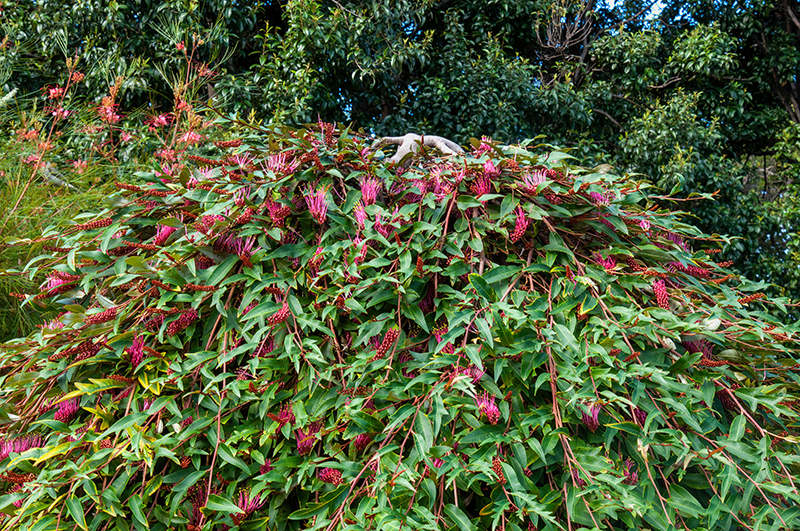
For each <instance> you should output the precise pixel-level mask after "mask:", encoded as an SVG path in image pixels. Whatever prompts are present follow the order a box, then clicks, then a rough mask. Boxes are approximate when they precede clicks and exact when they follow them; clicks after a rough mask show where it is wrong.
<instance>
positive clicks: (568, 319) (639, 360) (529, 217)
mask: <svg viewBox="0 0 800 531" xmlns="http://www.w3.org/2000/svg"><path fill="white" fill-rule="evenodd" d="M193 149H197V152H196V153H197V154H193V155H190V154H188V152H185V151H176V152H175V153H174V156H175V160H174V163H173V164H172V165H171V166H170V169H169V170H168V171H166V173H165V170H164V169H163V168H161V170H160V171H159V172H158V173H155V172H154V173H142V174H140V175H139V177H140V179H141V181H140V183H139V184H136V185H132V184H124V183H120V184H119V188H120V189H121V190H120V192H119V193H118V194H116V195H115V196H113V197H111V198H110V204H113V205H114V206H113V207H111V208H109V209H107V210H105V211H103V212H100V213H97V214H96V215H88V214H87V215H86V216H84V217H82V218H80V219H78V220H76V221H75V222H74V223H73V224H71V225H69V226H61V227H58V228H54V229H52V230H50V231H49V232H48V233H46V234H45V235H44V237H45V238H51V239H52V242H51V246H49V247H48V249H49V251H48V252H49V254H46V255H43V256H40V257H39V258H37V259H36V260H34V261H33V262H31V263H30V264H29V265H28V267H27V273H28V274H30V275H34V274H36V273H44V274H45V275H46V277H47V279H48V280H47V282H46V283H44V284H43V285H42V286H41V289H40V291H39V292H38V293H30V294H28V295H27V297H26V300H25V301H23V303H24V304H29V303H31V302H34V301H35V302H37V303H46V304H49V305H51V306H53V307H56V308H58V309H60V312H61V313H60V315H59V316H58V318H56V319H55V320H53V321H52V322H50V323H49V324H48V325H46V326H45V327H44V328H43V329H41V330H40V331H38V332H37V333H35V334H33V335H31V336H30V337H27V338H21V339H18V340H15V341H12V342H10V343H8V344H6V345H5V347H4V349H3V351H2V363H3V365H2V380H1V381H0V393H2V399H3V406H2V412H3V419H4V423H3V425H2V428H1V429H2V438H3V439H2V442H0V449H2V452H1V453H2V459H3V460H2V462H0V472H2V476H0V482H2V483H0V484H1V485H2V488H3V490H4V492H5V494H4V495H3V496H0V510H2V512H3V514H4V515H5V519H4V520H3V525H4V527H5V529H35V530H37V531H40V530H45V529H85V530H93V531H94V530H111V529H120V530H123V529H124V530H128V529H131V528H135V529H139V530H143V529H151V530H166V529H177V530H188V531H199V530H212V529H218V530H225V529H237V528H238V529H275V530H278V529H281V530H282V529H292V530H299V529H320V530H333V529H336V530H340V529H342V530H343V529H352V530H381V531H385V530H399V529H441V530H445V529H454V528H456V529H464V530H469V529H503V530H506V529H513V530H527V529H566V530H572V529H578V528H599V529H638V528H642V529H687V530H689V529H691V530H700V529H712V528H713V529H733V528H736V529H762V528H764V529H787V528H796V527H799V526H800V518H798V515H800V509H798V504H800V496H798V491H797V485H798V482H799V481H800V479H799V478H797V477H796V475H797V473H798V470H799V467H798V458H799V457H800V456H798V454H797V448H798V446H797V442H798V439H797V434H796V430H797V427H798V426H797V420H796V419H797V399H798V396H800V393H798V381H800V379H799V378H800V370H798V364H797V363H798V346H799V345H800V342H798V327H797V325H795V324H786V323H782V322H780V321H779V320H776V319H777V318H775V317H773V316H774V315H780V313H781V312H782V311H784V310H785V308H783V306H782V304H781V301H779V300H770V299H767V298H763V297H762V295H761V294H760V293H759V291H758V290H759V289H760V288H761V286H759V285H756V284H753V283H751V282H749V281H747V280H746V279H742V278H738V277H736V276H734V275H732V274H731V273H729V272H728V271H727V270H726V265H725V264H719V263H715V262H714V260H713V258H714V256H715V255H714V253H715V251H716V250H717V249H718V247H717V242H718V241H719V238H712V237H708V236H704V235H703V234H701V233H700V232H699V231H697V230H696V229H694V228H692V227H691V226H689V225H687V224H684V223H683V222H682V221H681V219H680V216H679V215H678V214H675V213H670V212H669V211H666V210H663V209H662V208H659V207H658V206H657V205H656V203H655V202H654V201H655V199H656V198H653V197H649V196H648V190H647V188H646V187H645V186H643V185H641V184H639V183H637V182H636V181H634V180H632V179H631V178H629V177H620V176H617V175H614V174H611V173H608V172H606V171H595V170H589V169H585V168H580V167H577V166H574V165H571V164H570V162H569V161H570V159H569V157H568V156H567V155H566V154H565V153H563V152H560V151H558V150H552V149H551V148H548V147H547V146H533V145H531V144H522V145H518V146H500V145H497V144H496V143H494V142H492V141H490V140H488V139H484V140H483V141H479V142H478V141H476V142H475V144H474V145H473V146H472V147H471V149H470V150H469V151H468V152H464V153H460V154H456V155H450V156H447V157H443V158H436V152H435V150H433V149H431V150H428V151H427V152H426V151H425V150H420V152H419V153H417V154H416V155H411V156H412V157H415V158H414V160H412V161H403V163H402V164H398V165H396V166H395V165H393V164H388V163H386V162H385V161H386V157H385V154H384V153H383V152H381V151H379V150H373V149H372V148H371V144H370V142H368V141H367V139H366V138H365V137H364V136H362V135H359V134H353V133H351V132H349V131H346V130H344V131H343V130H337V129H336V128H335V127H334V126H332V125H330V124H324V123H320V124H317V125H312V126H308V127H307V128H306V129H302V130H289V129H277V128H276V129H273V130H265V131H261V132H258V131H254V132H252V133H248V135H245V136H243V137H242V138H241V139H240V140H233V141H228V142H219V143H217V144H216V146H212V145H211V144H207V145H199V146H196V147H194V148H193ZM201 150H202V151H201ZM405 162H411V164H405ZM658 199H659V200H666V199H668V198H665V197H661V198H658Z"/></svg>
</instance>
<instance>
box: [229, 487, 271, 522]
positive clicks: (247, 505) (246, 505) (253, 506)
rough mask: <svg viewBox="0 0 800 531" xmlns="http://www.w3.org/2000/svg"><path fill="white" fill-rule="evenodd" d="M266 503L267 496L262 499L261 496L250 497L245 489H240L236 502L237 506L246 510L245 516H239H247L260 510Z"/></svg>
mask: <svg viewBox="0 0 800 531" xmlns="http://www.w3.org/2000/svg"><path fill="white" fill-rule="evenodd" d="M265 503H267V500H266V498H264V499H262V498H261V496H254V497H252V498H251V497H250V496H249V495H248V494H247V493H245V492H244V491H243V490H242V491H239V500H238V501H237V502H236V506H237V507H238V508H239V509H241V510H242V511H244V512H245V516H240V517H239V518H242V519H244V518H247V517H249V516H250V515H251V514H253V513H254V512H256V511H257V510H259V509H260V508H261V507H262V506H263V505H264V504H265Z"/></svg>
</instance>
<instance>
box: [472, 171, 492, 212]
mask: <svg viewBox="0 0 800 531" xmlns="http://www.w3.org/2000/svg"><path fill="white" fill-rule="evenodd" d="M471 190H472V193H473V195H475V197H477V198H478V200H479V201H480V202H481V204H483V205H485V204H486V200H485V199H481V198H480V197H481V196H482V195H485V194H490V193H492V181H491V179H490V178H489V177H487V176H486V175H479V176H478V177H476V178H475V182H474V183H472V187H471Z"/></svg>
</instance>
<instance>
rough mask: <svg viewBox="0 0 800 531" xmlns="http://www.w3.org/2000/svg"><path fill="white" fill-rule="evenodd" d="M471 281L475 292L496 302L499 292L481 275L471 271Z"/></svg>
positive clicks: (487, 299)
mask: <svg viewBox="0 0 800 531" xmlns="http://www.w3.org/2000/svg"><path fill="white" fill-rule="evenodd" d="M469 283H470V285H471V286H472V287H473V288H475V292H476V293H477V294H478V296H480V297H481V298H483V299H484V300H486V301H487V302H495V301H496V300H497V294H496V293H495V292H494V290H493V289H492V288H491V286H489V284H487V283H486V281H485V280H484V279H482V278H481V276H480V275H476V274H475V273H471V274H470V275H469Z"/></svg>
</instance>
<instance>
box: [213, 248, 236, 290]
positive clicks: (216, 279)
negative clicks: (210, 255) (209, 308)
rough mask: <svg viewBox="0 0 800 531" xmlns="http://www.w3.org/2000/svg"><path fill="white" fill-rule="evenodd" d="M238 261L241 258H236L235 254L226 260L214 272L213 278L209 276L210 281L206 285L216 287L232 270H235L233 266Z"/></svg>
mask: <svg viewBox="0 0 800 531" xmlns="http://www.w3.org/2000/svg"><path fill="white" fill-rule="evenodd" d="M238 261H239V257H238V256H236V255H235V254H234V255H231V256H229V257H228V258H226V259H225V260H224V261H223V262H222V263H221V264H219V265H218V266H216V267H215V268H214V269H213V270H212V272H211V276H209V277H208V280H207V281H206V285H208V286H216V285H217V284H219V283H220V282H221V281H222V279H224V278H225V277H226V276H227V275H228V273H229V272H230V270H231V269H233V266H234V265H236V262H238Z"/></svg>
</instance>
